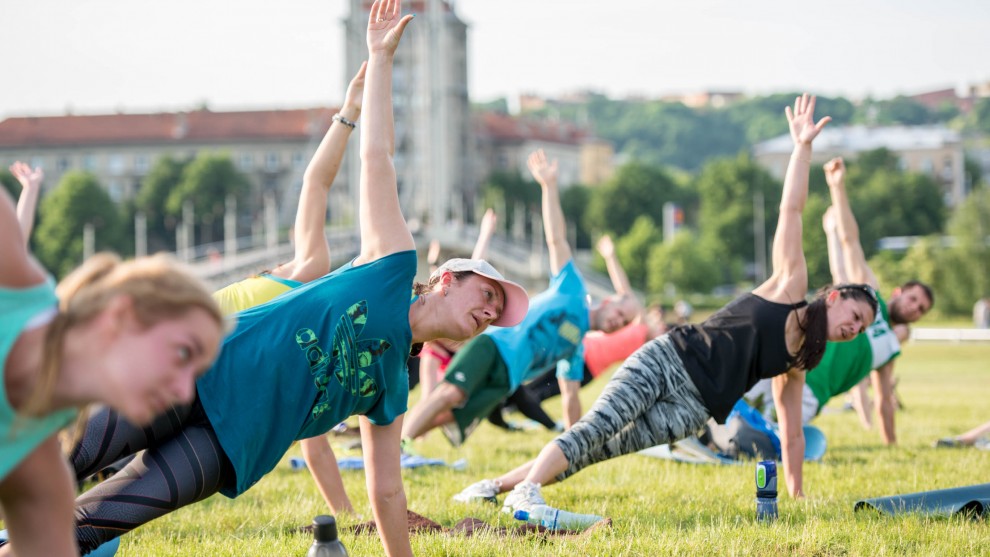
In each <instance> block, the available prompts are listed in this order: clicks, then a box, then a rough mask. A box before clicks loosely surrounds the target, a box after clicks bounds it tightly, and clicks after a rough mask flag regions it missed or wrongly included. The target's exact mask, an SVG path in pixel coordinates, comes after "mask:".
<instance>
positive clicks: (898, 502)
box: [853, 484, 990, 517]
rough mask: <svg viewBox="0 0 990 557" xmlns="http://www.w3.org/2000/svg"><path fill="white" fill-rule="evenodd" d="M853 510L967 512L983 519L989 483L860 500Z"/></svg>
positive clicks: (989, 506) (988, 505)
mask: <svg viewBox="0 0 990 557" xmlns="http://www.w3.org/2000/svg"><path fill="white" fill-rule="evenodd" d="M853 509H854V510H857V511H858V510H862V509H873V510H875V511H879V512H880V513H886V514H892V515H894V514H901V513H919V514H930V515H942V516H951V515H954V514H958V513H968V514H972V515H973V516H974V517H986V516H987V514H988V512H987V511H988V510H990V484H979V485H971V486H965V487H954V488H952V489H939V490H936V491H922V492H920V493H908V494H907V495H892V496H890V497H877V498H874V499H863V500H862V501H856V506H855V507H853Z"/></svg>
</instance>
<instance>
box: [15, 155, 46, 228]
mask: <svg viewBox="0 0 990 557" xmlns="http://www.w3.org/2000/svg"><path fill="white" fill-rule="evenodd" d="M10 173H11V174H13V175H14V178H17V181H18V182H20V183H21V196H20V197H18V198H17V222H18V223H19V224H20V226H21V235H22V236H23V237H24V243H25V245H26V244H27V243H28V241H29V240H30V239H31V231H32V230H33V229H34V212H35V209H36V208H37V207H38V196H39V195H40V194H41V181H42V180H44V179H45V172H44V171H43V170H42V169H41V167H36V168H34V169H32V168H31V167H30V166H28V165H26V164H24V163H23V162H21V161H17V162H15V163H14V164H12V165H10Z"/></svg>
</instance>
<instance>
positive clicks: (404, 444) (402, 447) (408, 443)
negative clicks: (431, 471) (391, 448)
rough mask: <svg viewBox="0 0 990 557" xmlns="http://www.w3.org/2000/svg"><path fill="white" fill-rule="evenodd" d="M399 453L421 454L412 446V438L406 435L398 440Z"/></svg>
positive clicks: (406, 454)
mask: <svg viewBox="0 0 990 557" xmlns="http://www.w3.org/2000/svg"><path fill="white" fill-rule="evenodd" d="M399 453H400V454H402V455H404V456H423V455H421V454H419V452H418V451H417V450H416V449H415V448H414V447H413V440H412V439H410V438H408V437H403V438H402V440H400V441H399Z"/></svg>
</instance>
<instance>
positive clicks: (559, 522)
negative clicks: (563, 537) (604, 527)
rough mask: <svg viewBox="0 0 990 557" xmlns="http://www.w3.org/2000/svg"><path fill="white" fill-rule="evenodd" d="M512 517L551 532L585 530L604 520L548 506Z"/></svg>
mask: <svg viewBox="0 0 990 557" xmlns="http://www.w3.org/2000/svg"><path fill="white" fill-rule="evenodd" d="M512 516H514V517H516V520H523V521H526V522H528V523H530V524H536V525H538V526H543V527H544V528H547V529H549V530H583V529H585V528H587V527H588V526H591V525H592V524H594V523H596V522H598V521H599V520H602V517H600V516H598V515H595V514H578V513H569V512H567V511H562V510H560V509H555V508H553V507H548V506H546V505H535V506H533V508H532V509H530V510H528V511H524V510H518V511H516V512H515V513H514V514H513V515H512Z"/></svg>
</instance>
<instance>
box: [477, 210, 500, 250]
mask: <svg viewBox="0 0 990 557" xmlns="http://www.w3.org/2000/svg"><path fill="white" fill-rule="evenodd" d="M497 222H498V218H497V217H496V216H495V209H488V210H487V211H485V215H484V216H483V217H481V231H480V232H478V241H477V242H475V243H474V251H472V252H471V259H484V258H485V254H486V253H488V246H489V244H491V243H492V236H494V235H495V225H496V224H497Z"/></svg>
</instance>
